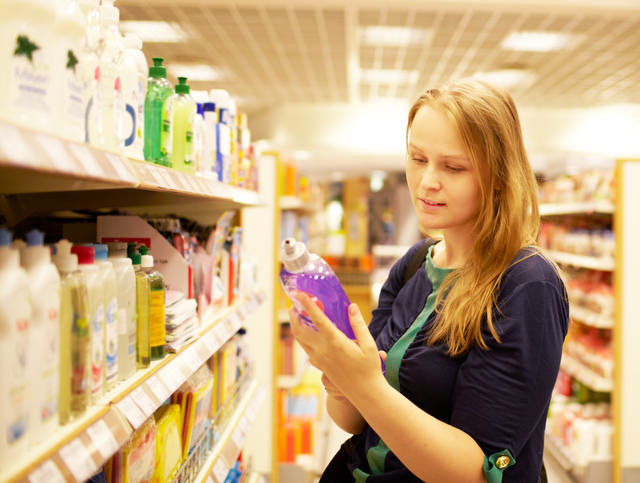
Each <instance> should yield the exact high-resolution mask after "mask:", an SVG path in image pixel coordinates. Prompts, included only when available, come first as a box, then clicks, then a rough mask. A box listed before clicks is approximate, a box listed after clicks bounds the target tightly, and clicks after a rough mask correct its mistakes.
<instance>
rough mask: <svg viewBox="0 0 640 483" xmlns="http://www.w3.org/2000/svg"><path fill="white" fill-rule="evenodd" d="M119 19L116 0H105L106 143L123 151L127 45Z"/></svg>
mask: <svg viewBox="0 0 640 483" xmlns="http://www.w3.org/2000/svg"><path fill="white" fill-rule="evenodd" d="M119 19H120V12H119V10H118V9H117V8H116V7H114V6H113V0H102V4H101V5H100V27H101V29H102V38H103V39H104V50H103V51H102V55H101V56H100V89H101V94H102V116H103V122H104V125H103V127H104V147H105V148H106V149H109V150H112V151H115V152H117V153H121V152H122V150H123V148H124V136H123V131H122V120H123V117H124V100H123V93H122V80H121V78H120V71H121V69H122V60H123V53H124V48H123V46H122V41H121V39H120V33H119V31H118V21H119Z"/></svg>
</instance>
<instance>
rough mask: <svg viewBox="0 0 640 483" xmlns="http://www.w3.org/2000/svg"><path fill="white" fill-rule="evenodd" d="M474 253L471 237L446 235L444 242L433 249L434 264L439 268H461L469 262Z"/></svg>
mask: <svg viewBox="0 0 640 483" xmlns="http://www.w3.org/2000/svg"><path fill="white" fill-rule="evenodd" d="M472 251H473V239H472V238H471V236H463V237H458V236H451V235H447V234H444V237H443V239H442V241H441V242H440V243H437V244H436V245H435V246H434V247H433V263H434V264H435V265H436V267H439V268H460V267H462V266H464V264H465V263H467V262H468V261H469V259H470V258H471V253H472Z"/></svg>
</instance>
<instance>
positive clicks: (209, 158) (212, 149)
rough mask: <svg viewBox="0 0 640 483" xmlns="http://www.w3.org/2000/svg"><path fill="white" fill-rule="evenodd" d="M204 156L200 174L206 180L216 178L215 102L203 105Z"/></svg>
mask: <svg viewBox="0 0 640 483" xmlns="http://www.w3.org/2000/svg"><path fill="white" fill-rule="evenodd" d="M202 112H203V122H202V124H203V126H202V154H201V156H200V174H202V175H203V176H204V177H206V178H214V177H215V174H214V169H213V168H214V166H215V159H216V123H217V113H216V105H215V103H213V102H205V103H204V104H203V105H202Z"/></svg>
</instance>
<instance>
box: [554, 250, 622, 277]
mask: <svg viewBox="0 0 640 483" xmlns="http://www.w3.org/2000/svg"><path fill="white" fill-rule="evenodd" d="M545 253H546V254H547V256H548V257H549V258H551V259H552V260H555V261H556V262H558V263H562V264H565V265H573V266H574V267H580V268H589V269H592V270H602V271H604V272H613V271H614V270H615V266H616V262H615V260H614V259H613V258H602V257H590V256H587V255H575V254H573V253H566V252H558V251H553V250H545Z"/></svg>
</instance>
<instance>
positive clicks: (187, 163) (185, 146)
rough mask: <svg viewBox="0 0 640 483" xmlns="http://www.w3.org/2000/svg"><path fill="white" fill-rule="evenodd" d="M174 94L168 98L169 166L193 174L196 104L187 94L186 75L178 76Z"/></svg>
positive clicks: (194, 170)
mask: <svg viewBox="0 0 640 483" xmlns="http://www.w3.org/2000/svg"><path fill="white" fill-rule="evenodd" d="M178 82H179V83H178V84H176V86H175V94H173V96H171V98H170V107H171V108H170V111H171V113H172V114H171V115H172V121H171V136H172V140H173V141H172V149H171V166H173V168H174V169H177V170H178V171H182V172H184V173H190V174H195V172H196V161H195V150H194V142H193V135H194V131H193V130H194V126H195V122H196V115H197V105H196V103H195V101H194V100H193V99H192V98H191V96H190V95H189V90H190V88H189V85H187V78H186V77H178Z"/></svg>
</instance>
